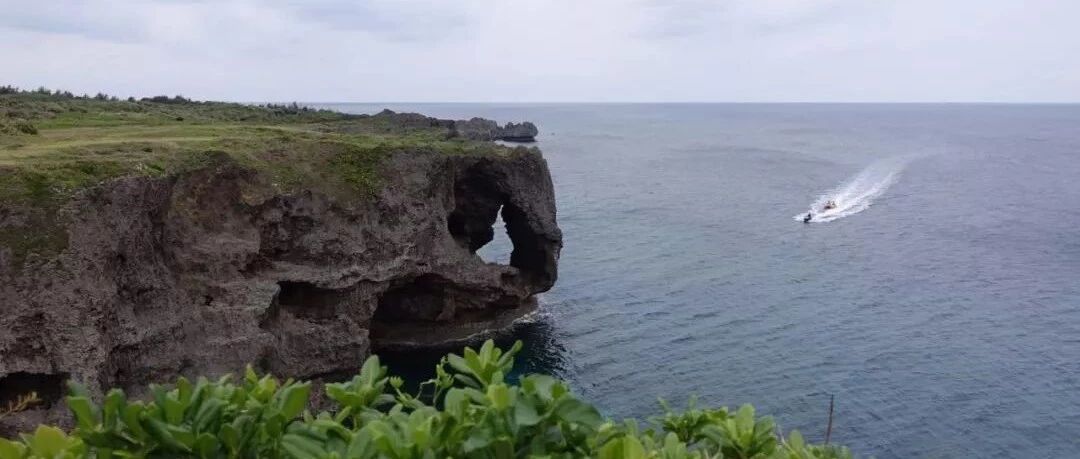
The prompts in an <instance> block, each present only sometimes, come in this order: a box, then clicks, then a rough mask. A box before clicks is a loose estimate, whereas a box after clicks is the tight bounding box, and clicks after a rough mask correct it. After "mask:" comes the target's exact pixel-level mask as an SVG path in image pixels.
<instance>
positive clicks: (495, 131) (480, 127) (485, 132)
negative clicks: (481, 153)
mask: <svg viewBox="0 0 1080 459" xmlns="http://www.w3.org/2000/svg"><path fill="white" fill-rule="evenodd" d="M451 129H452V130H453V135H455V136H457V137H463V138H466V139H469V140H506V141H509V142H533V141H535V140H536V135H537V134H539V133H540V131H539V130H538V129H536V126H535V125H533V124H532V123H530V122H528V121H526V122H524V123H521V124H516V123H507V124H506V126H499V123H496V122H494V121H491V120H488V119H484V118H472V119H470V120H458V121H454V125H453V127H452V128H451Z"/></svg>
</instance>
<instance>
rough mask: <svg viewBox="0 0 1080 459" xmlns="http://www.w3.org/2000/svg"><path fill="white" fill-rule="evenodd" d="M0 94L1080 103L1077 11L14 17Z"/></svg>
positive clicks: (590, 9)
mask: <svg viewBox="0 0 1080 459" xmlns="http://www.w3.org/2000/svg"><path fill="white" fill-rule="evenodd" d="M0 12H2V14H0V84H15V85H18V86H23V87H36V86H38V85H46V86H48V87H50V88H66V89H70V90H73V91H77V92H80V93H81V92H90V93H94V92H98V91H103V92H107V93H110V94H116V95H122V96H128V95H137V96H143V95H152V94H159V93H168V94H178V93H179V94H184V95H188V96H192V97H196V98H200V99H221V100H240V101H291V100H299V101H311V102H318V101H358V102H359V101H379V102H385V101H402V102H409V101H479V102H488V101H503V102H556V101H693V102H708V101H1004V102H1022V101H1050V102H1061V101H1071V102H1076V101H1080V0H895V1H891V0H716V1H704V0H700V1H699V0H621V1H616V0H528V1H516V0H438V1H436V0H422V1H408V0H399V1H390V0H367V1H363V0H307V1H302V0H294V1H289V0H258V1H257V0H207V1H198V0H108V1H105V0H100V1H99V0H85V1H75V0H33V1H24V0H0Z"/></svg>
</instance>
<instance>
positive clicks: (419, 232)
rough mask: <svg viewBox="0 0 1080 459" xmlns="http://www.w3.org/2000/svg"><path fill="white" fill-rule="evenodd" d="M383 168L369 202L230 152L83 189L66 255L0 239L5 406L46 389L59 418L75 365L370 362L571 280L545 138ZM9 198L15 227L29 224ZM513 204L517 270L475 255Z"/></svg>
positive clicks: (193, 367)
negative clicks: (45, 254)
mask: <svg viewBox="0 0 1080 459" xmlns="http://www.w3.org/2000/svg"><path fill="white" fill-rule="evenodd" d="M380 167H381V169H382V170H381V171H380V175H381V176H382V177H385V183H384V186H382V187H380V188H381V189H380V191H378V192H377V193H376V195H375V196H374V197H372V198H368V199H357V200H355V201H343V200H340V199H335V198H331V197H328V196H326V195H325V194H321V193H317V192H312V191H300V192H296V193H289V194H281V193H280V192H275V191H274V190H275V188H274V187H273V186H271V184H270V183H268V182H269V178H268V177H266V176H265V175H263V174H260V173H259V172H256V171H255V170H253V169H249V168H245V167H242V166H240V165H238V164H237V163H235V162H233V161H229V160H222V161H220V162H217V163H214V164H211V165H208V166H207V167H203V168H200V169H197V170H194V171H189V172H185V173H182V174H179V175H173V176H169V177H159V178H152V177H131V178H122V179H118V180H114V181H111V182H108V183H106V184H104V185H101V186H98V187H95V188H91V189H88V190H85V191H83V192H81V193H80V194H79V195H77V196H76V198H74V199H73V200H72V201H71V202H70V203H68V204H67V205H65V207H64V209H63V210H62V212H61V215H62V221H64V222H66V223H65V225H66V226H65V229H64V231H66V233H67V246H66V247H67V248H66V249H64V250H62V251H61V252H60V253H59V255H56V256H54V257H49V258H48V259H29V260H27V261H26V262H25V263H18V262H16V260H15V257H14V256H13V255H12V254H13V251H12V250H10V249H9V248H7V247H4V248H0V270H2V271H0V280H2V283H0V289H2V291H0V311H2V313H0V356H2V357H3V358H2V359H0V398H2V399H3V400H0V402H2V401H6V400H7V399H8V398H11V397H14V396H15V395H16V394H18V393H24V392H26V391H28V390H36V391H37V392H38V394H39V395H40V396H41V397H42V398H43V399H45V402H46V405H47V406H51V407H52V408H50V409H47V410H38V411H36V412H31V413H29V414H27V415H25V416H22V417H21V418H19V419H18V422H20V423H22V424H26V423H34V422H38V421H42V420H44V418H47V417H56V416H60V413H61V412H62V411H63V409H62V408H61V407H60V405H62V403H56V402H57V400H58V399H59V397H60V396H61V394H62V391H63V390H62V383H63V381H65V380H67V379H69V378H71V379H75V380H78V381H81V382H83V383H85V384H87V385H88V386H89V387H90V388H91V389H92V390H96V391H100V390H102V389H104V388H107V387H121V388H125V389H128V390H134V389H136V388H138V387H140V386H142V385H143V384H145V383H148V382H153V381H164V380H168V379H170V378H173V377H175V376H177V375H188V376H191V375H215V374H221V373H225V372H235V371H237V370H239V369H242V368H243V367H244V365H246V364H248V363H251V364H254V365H255V366H256V367H257V368H260V369H262V370H266V371H271V372H274V373H275V374H277V375H280V376H291V377H314V376H319V375H322V374H327V373H333V372H338V371H346V370H354V369H356V368H357V367H358V366H359V365H360V363H362V361H363V359H364V358H366V356H367V355H368V354H369V352H370V351H371V349H372V347H373V345H379V344H385V345H394V344H399V343H422V342H425V341H433V340H434V341H439V340H452V339H456V338H461V337H463V336H465V335H467V334H469V333H470V332H472V331H476V330H478V329H481V328H486V327H491V326H498V325H501V324H504V323H506V321H507V318H508V317H510V318H512V317H516V316H517V315H520V314H521V313H522V312H523V311H526V310H527V309H528V308H529V300H530V299H531V297H532V296H533V295H534V294H536V293H538V292H543V291H545V290H547V289H549V288H550V287H551V286H552V284H553V283H554V282H555V279H556V275H557V271H556V263H557V261H558V257H559V251H560V249H561V246H562V240H561V233H560V231H559V228H558V227H557V225H556V220H555V200H554V193H553V189H552V182H551V178H550V176H549V174H548V169H547V164H546V162H545V161H544V160H543V158H542V157H541V156H540V155H539V153H538V152H536V151H535V150H525V149H517V150H513V151H508V152H505V153H501V154H489V155H475V156H469V155H461V156H453V155H438V154H428V153H423V152H412V153H409V152H399V153H395V154H393V155H392V156H391V157H390V158H389V160H388V161H386V162H385V163H384V164H382V165H381V166H380ZM0 210H2V212H0V226H12V225H18V224H20V222H25V220H26V216H24V215H21V214H20V211H18V210H17V209H0ZM499 212H501V213H502V217H503V219H504V221H505V222H506V225H507V229H508V233H509V236H510V239H511V241H512V242H513V245H514V249H513V253H512V255H511V262H510V265H509V266H503V265H495V264H487V263H484V262H483V261H482V260H481V259H480V258H479V257H478V256H477V255H476V254H475V252H476V250H477V249H478V248H480V247H481V246H483V245H484V244H486V243H487V242H489V241H490V240H491V239H492V237H493V229H492V224H493V223H494V222H495V219H496V215H497V213H499ZM7 422H11V420H10V419H9V420H8V421H7ZM0 430H2V429H0Z"/></svg>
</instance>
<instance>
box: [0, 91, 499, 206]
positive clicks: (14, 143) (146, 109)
mask: <svg viewBox="0 0 1080 459" xmlns="http://www.w3.org/2000/svg"><path fill="white" fill-rule="evenodd" d="M157 99H159V100H166V101H167V102H155V101H151V100H142V101H122V100H109V99H107V98H86V99H84V98H77V97H67V96H64V95H54V94H44V93H41V92H29V93H27V92H16V93H8V94H3V93H0V120H4V123H5V126H6V127H7V128H6V129H4V130H0V202H5V203H11V202H12V201H20V200H26V199H30V200H33V201H40V199H41V198H45V197H46V196H45V195H46V194H48V195H59V196H61V197H62V196H63V195H66V194H70V192H72V191H75V190H78V189H80V188H83V187H85V186H88V185H93V184H96V183H100V182H101V181H104V180H108V179H111V178H115V177H119V176H128V175H152V176H153V175H164V174H169V173H172V172H176V171H180V170H184V169H187V168H190V167H195V166H198V165H199V164H200V163H201V162H202V161H203V159H204V158H205V157H206V156H207V155H208V154H209V153H214V154H220V153H224V154H226V155H228V156H230V157H232V158H233V159H235V160H237V161H238V162H240V163H241V164H244V165H246V166H249V167H252V168H255V169H259V170H261V171H264V172H268V173H270V174H271V177H272V178H273V179H274V183H277V184H281V185H283V186H286V185H288V186H313V187H319V186H329V187H332V188H334V189H337V190H340V185H342V184H346V185H352V186H353V188H354V189H353V190H352V191H356V192H360V193H364V194H367V193H370V192H372V191H373V190H375V188H376V187H377V186H378V179H379V177H378V176H377V173H378V165H379V163H380V160H381V159H382V158H384V157H385V156H386V155H387V154H388V153H390V152H393V151H396V150H405V149H408V150H423V151H430V152H433V153H445V154H472V153H499V152H505V151H507V149H506V148H505V147H501V146H498V145H495V144H493V143H483V142H469V141H464V140H460V139H450V138H448V136H447V134H448V131H447V129H446V128H439V127H434V126H416V125H405V124H395V123H394V121H393V120H390V119H387V118H385V117H378V116H375V117H371V116H365V115H349V114H343V113H338V112H333V111H327V110H312V109H307V108H304V107H299V106H296V105H289V106H269V107H262V106H251V105H243V104H234V103H221V102H192V101H187V100H186V99H163V98H157ZM282 191H288V190H287V189H283V190H282Z"/></svg>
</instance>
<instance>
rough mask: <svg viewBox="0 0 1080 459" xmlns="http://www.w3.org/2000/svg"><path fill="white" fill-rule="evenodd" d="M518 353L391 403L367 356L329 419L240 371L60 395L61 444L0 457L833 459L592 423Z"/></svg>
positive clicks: (441, 371)
mask: <svg viewBox="0 0 1080 459" xmlns="http://www.w3.org/2000/svg"><path fill="white" fill-rule="evenodd" d="M520 349H521V343H520V342H518V343H517V344H515V345H514V347H513V348H511V349H510V350H508V351H506V352H503V351H502V350H500V349H498V348H496V347H495V345H494V344H493V343H492V342H491V341H488V342H486V343H484V345H483V346H482V347H481V348H480V349H479V351H477V350H474V349H471V348H465V351H464V353H463V354H462V355H453V354H451V355H448V356H446V357H445V358H443V360H442V361H441V362H440V363H439V364H438V366H437V367H436V376H435V377H434V378H433V379H432V380H430V381H427V382H425V383H424V384H423V385H421V387H420V391H419V393H418V394H415V395H413V394H408V393H405V392H402V390H401V388H402V386H403V382H402V380H401V379H400V378H395V377H391V376H389V375H388V374H387V369H386V367H384V366H382V365H381V364H380V362H379V359H378V357H374V356H373V357H371V358H369V359H368V360H367V362H365V363H364V366H363V368H361V370H360V373H359V374H358V375H356V376H355V377H354V378H353V379H351V380H349V381H346V382H342V383H335V384H327V385H326V395H327V396H328V397H329V399H330V400H332V401H333V402H335V403H336V408H337V410H336V411H330V412H322V413H319V414H318V415H313V414H311V412H310V411H309V409H308V407H307V404H308V399H309V395H310V394H309V392H310V390H311V385H310V384H309V383H301V382H295V381H292V380H289V381H285V382H279V381H278V380H277V379H274V378H273V377H271V376H269V375H263V376H259V375H257V374H256V373H255V372H254V371H253V370H252V369H251V368H250V367H248V369H247V371H246V372H245V374H244V377H243V379H242V380H240V381H238V382H233V381H232V379H231V378H229V377H228V376H226V377H223V378H221V379H218V380H216V381H210V380H207V379H205V378H200V379H199V380H198V381H196V382H195V383H194V384H193V383H191V382H190V381H188V380H187V379H184V378H181V379H180V380H179V381H177V383H176V384H175V385H174V386H173V387H171V388H166V387H162V386H157V385H151V386H150V393H151V394H152V395H151V397H150V399H149V400H147V401H133V400H128V399H127V397H126V396H125V395H124V392H123V391H120V390H117V389H113V390H112V391H109V392H108V394H106V395H105V398H104V400H103V401H102V402H101V403H100V404H99V403H95V402H94V401H92V400H91V397H90V396H89V395H88V394H87V393H86V391H85V389H83V388H81V387H80V386H78V385H71V395H70V396H69V397H67V404H68V407H69V408H70V409H71V412H72V413H73V414H74V418H75V423H76V427H75V429H74V431H73V432H71V434H70V435H68V434H65V433H64V432H63V431H61V430H59V429H56V428H54V427H48V426H42V427H39V428H38V429H37V431H35V432H34V433H33V434H32V435H23V436H22V437H21V438H20V439H18V440H4V439H0V459H23V458H69V457H70V458H73V457H97V458H154V457H193V458H194V457H197V458H296V459H315V458H392V459H428V458H432V459H434V458H449V457H455V458H519V457H536V458H541V457H542V458H577V457H595V458H600V459H638V458H642V459H644V458H657V459H689V458H700V459H704V458H740V459H749V458H760V459H845V458H850V457H851V453H850V452H849V451H848V450H846V449H844V448H836V447H828V446H814V445H807V444H806V443H805V441H804V440H803V437H802V436H801V435H800V434H799V433H798V432H792V433H791V434H790V435H789V436H788V438H787V439H786V440H784V439H782V438H780V437H778V436H777V433H776V428H775V426H774V424H773V421H772V419H771V418H768V417H765V418H756V417H755V415H754V409H753V408H752V407H750V406H749V405H745V406H743V407H742V408H740V409H739V410H738V411H737V412H736V413H735V414H734V415H731V414H729V412H728V411H727V410H726V409H723V408H721V409H698V408H696V407H695V406H694V403H693V402H691V406H690V408H689V409H688V410H687V411H685V412H683V413H675V412H672V411H671V410H670V409H668V408H667V405H666V404H664V405H663V406H664V409H665V413H664V414H663V415H662V416H660V417H658V418H656V419H655V420H653V422H652V426H651V427H649V428H647V429H644V430H642V429H639V427H638V425H637V423H636V422H634V421H633V420H628V421H625V422H622V423H615V422H613V421H611V420H608V419H605V418H604V417H603V416H601V414H600V413H599V412H598V411H597V410H596V408H594V407H593V406H592V405H589V404H588V403H585V402H584V401H582V400H580V399H578V398H577V397H576V396H574V394H573V393H571V392H570V388H569V387H568V386H567V385H566V383H564V382H561V381H558V380H556V379H554V378H552V377H549V376H543V375H530V376H526V377H524V378H522V379H521V382H520V384H519V385H511V384H508V383H507V382H506V380H505V376H506V374H507V373H508V372H509V371H510V369H511V368H512V367H513V364H514V355H515V354H516V353H517V352H518V351H519V350H520Z"/></svg>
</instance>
